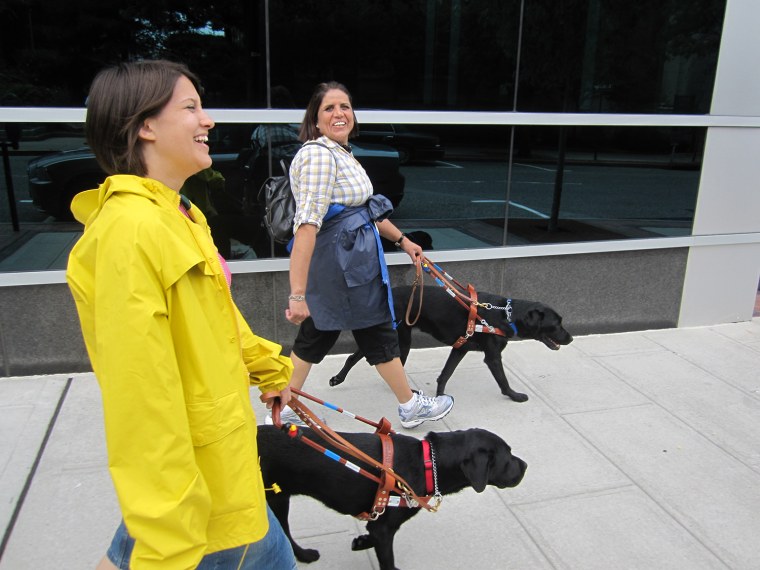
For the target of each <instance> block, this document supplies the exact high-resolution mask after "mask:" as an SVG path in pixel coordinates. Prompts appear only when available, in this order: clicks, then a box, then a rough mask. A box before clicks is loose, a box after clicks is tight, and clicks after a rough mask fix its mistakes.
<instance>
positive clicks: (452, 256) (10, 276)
mask: <svg viewBox="0 0 760 570" xmlns="http://www.w3.org/2000/svg"><path fill="white" fill-rule="evenodd" d="M746 244H760V232H756V233H739V234H714V235H704V236H702V235H697V236H685V237H673V238H650V239H630V240H614V241H591V242H581V243H570V244H568V243H562V244H546V245H520V246H511V247H489V248H478V249H457V250H436V251H435V252H434V254H433V257H434V259H433V261H436V262H444V261H485V260H490V259H515V258H520V257H547V256H553V255H581V254H594V253H612V252H620V251H643V250H651V249H672V248H682V247H715V246H732V245H746ZM385 259H386V261H387V262H388V265H406V264H408V263H410V260H409V256H408V255H407V254H405V253H388V254H386V255H385ZM229 266H230V271H231V272H232V273H235V274H242V273H269V272H285V271H288V269H289V266H290V260H289V259H286V258H278V259H255V260H250V261H230V262H229ZM65 282H66V272H65V271H25V272H18V273H0V287H18V286H25V285H52V284H60V283H65Z"/></svg>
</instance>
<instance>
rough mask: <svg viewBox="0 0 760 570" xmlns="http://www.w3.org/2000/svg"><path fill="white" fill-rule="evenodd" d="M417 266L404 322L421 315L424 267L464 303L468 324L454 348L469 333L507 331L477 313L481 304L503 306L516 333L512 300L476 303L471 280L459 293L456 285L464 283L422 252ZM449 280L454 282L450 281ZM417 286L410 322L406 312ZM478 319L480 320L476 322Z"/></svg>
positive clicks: (475, 293) (455, 297)
mask: <svg viewBox="0 0 760 570" xmlns="http://www.w3.org/2000/svg"><path fill="white" fill-rule="evenodd" d="M416 266H417V274H416V276H415V278H414V282H413V283H412V293H411V295H409V304H408V305H407V308H406V324H407V325H409V326H414V324H415V323H416V322H417V319H419V318H420V313H421V312H422V291H423V287H424V284H423V280H422V279H421V277H422V270H424V271H425V272H426V273H427V274H428V275H430V276H431V277H432V278H433V279H434V280H435V282H436V283H438V285H440V286H441V287H443V288H444V289H445V291H446V293H448V294H449V295H450V296H452V297H453V298H454V299H456V301H457V302H458V303H459V304H460V305H462V307H464V308H465V309H466V310H467V312H468V315H467V328H466V330H465V333H464V335H463V336H460V337H459V338H458V339H457V340H456V342H454V344H453V345H452V347H453V348H460V347H461V346H462V345H464V344H465V343H466V342H467V341H468V340H469V339H470V337H471V336H472V335H473V334H475V333H476V332H478V333H486V334H495V335H498V336H507V334H506V333H505V332H504V331H503V330H501V329H499V328H497V327H492V326H491V325H489V324H488V323H487V322H486V320H485V319H484V318H482V317H481V316H480V315H478V307H483V308H484V309H486V310H490V309H496V308H498V309H503V310H504V312H505V313H506V315H507V321H508V322H509V326H510V328H511V329H512V331H513V332H514V333H515V334H517V326H516V325H515V323H514V322H512V300H511V299H507V304H506V306H505V307H494V306H493V305H491V304H490V303H479V302H478V292H477V291H476V290H475V287H473V286H472V284H471V283H468V284H467V287H466V289H467V295H465V294H464V293H462V292H461V291H459V290H457V288H456V287H459V289H465V287H464V285H462V284H461V283H459V282H458V281H457V280H456V279H454V278H453V277H452V276H451V275H449V274H448V273H446V272H445V271H444V270H443V269H441V267H440V266H438V265H437V264H436V263H433V262H432V261H430V259H428V258H427V257H425V256H424V255H422V256H420V257H419V258H418V260H417V262H416ZM452 282H453V283H454V284H455V285H456V287H454V285H452ZM417 287H419V289H420V294H419V307H418V309H417V315H416V317H415V319H414V321H413V322H410V320H409V315H410V313H411V309H412V303H413V300H414V292H415V290H416V289H417ZM478 321H479V322H480V324H478Z"/></svg>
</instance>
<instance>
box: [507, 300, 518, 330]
mask: <svg viewBox="0 0 760 570" xmlns="http://www.w3.org/2000/svg"><path fill="white" fill-rule="evenodd" d="M504 314H505V315H506V316H507V322H508V323H509V328H511V329H512V332H514V333H515V334H516V335H517V336H519V335H518V333H517V325H516V324H515V323H514V321H512V299H507V305H506V306H505V307H504Z"/></svg>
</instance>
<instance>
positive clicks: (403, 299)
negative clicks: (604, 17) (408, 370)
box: [330, 286, 573, 402]
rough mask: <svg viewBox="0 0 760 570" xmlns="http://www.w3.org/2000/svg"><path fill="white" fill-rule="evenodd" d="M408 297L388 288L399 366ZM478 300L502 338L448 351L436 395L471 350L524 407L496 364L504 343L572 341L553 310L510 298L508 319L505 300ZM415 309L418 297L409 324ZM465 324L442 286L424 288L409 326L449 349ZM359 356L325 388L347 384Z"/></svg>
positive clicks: (406, 334) (481, 336)
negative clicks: (514, 340) (517, 340)
mask: <svg viewBox="0 0 760 570" xmlns="http://www.w3.org/2000/svg"><path fill="white" fill-rule="evenodd" d="M411 293H412V288H411V287H409V286H402V287H394V288H393V305H394V310H395V312H396V318H397V319H398V320H399V321H400V323H399V325H398V329H397V330H398V340H399V346H400V348H401V361H402V362H404V363H405V362H406V358H407V356H409V349H410V348H411V346H412V327H409V326H408V325H407V324H406V321H405V318H404V315H405V314H406V310H407V304H408V303H409V295H411ZM478 301H479V302H481V303H490V304H491V305H492V306H493V307H494V308H492V309H490V310H488V309H485V308H483V307H478V315H479V317H480V318H482V319H485V320H486V322H487V323H488V324H489V325H491V326H492V327H496V328H498V329H500V330H501V331H503V332H504V334H505V335H506V336H499V335H496V334H491V333H485V332H475V333H474V334H473V336H472V337H470V338H469V339H468V341H467V342H466V343H464V344H463V345H462V346H461V347H459V348H452V349H451V352H450V353H449V358H448V359H447V360H446V365H445V366H444V367H443V370H442V371H441V374H440V375H439V376H438V380H437V382H438V388H437V392H436V393H437V394H438V395H439V396H440V395H441V394H443V393H444V391H445V389H446V382H448V381H449V378H451V375H452V374H453V373H454V370H455V369H456V367H457V365H458V364H459V363H460V362H461V361H462V359H463V358H464V355H465V354H467V353H468V352H470V351H471V350H478V351H480V352H483V353H484V354H485V356H484V358H483V361H484V362H485V363H486V366H488V369H489V370H490V371H491V374H493V377H494V378H495V379H496V382H497V384H498V385H499V388H501V393H502V394H504V395H505V396H509V397H510V398H512V400H514V401H515V402H524V401H526V400H527V399H528V396H527V395H526V394H522V393H520V392H515V391H514V390H513V389H512V388H510V386H509V381H508V380H507V375H506V374H505V372H504V366H503V364H502V361H501V353H502V351H503V350H504V349H505V348H506V346H507V342H508V341H509V339H510V338H514V337H519V338H522V339H534V340H540V341H541V342H543V343H544V344H545V345H546V346H547V347H549V348H550V349H552V350H559V347H560V346H561V345H565V344H570V343H571V342H572V341H573V336H572V335H571V334H570V333H569V332H567V331H566V330H565V329H564V328H563V326H562V317H561V316H560V315H559V314H558V313H557V311H555V310H554V309H552V308H551V307H548V306H547V305H544V304H542V303H538V302H534V301H523V300H520V299H512V300H511V302H510V305H511V317H510V318H508V313H507V312H506V311H505V310H503V309H502V308H501V307H506V305H507V299H506V298H505V297H502V296H499V295H494V294H492V293H478ZM418 307H419V298H418V297H417V296H416V295H415V300H414V303H413V304H412V308H411V312H410V319H411V320H414V317H415V316H416V315H417V310H418ZM497 307H499V308H497ZM467 320H468V311H467V310H466V309H465V308H464V307H462V306H461V305H460V304H459V303H457V301H456V300H455V299H453V298H452V297H451V296H450V295H449V294H448V293H447V292H446V291H445V290H444V289H443V288H442V287H438V286H435V287H425V290H424V292H423V298H422V312H421V313H420V317H419V320H418V321H417V322H416V323H415V325H414V326H415V327H417V328H419V329H420V330H421V331H422V332H426V333H428V334H429V335H432V336H433V338H435V339H436V340H437V341H439V342H442V343H444V344H448V345H453V344H454V343H455V342H456V341H457V339H458V338H459V337H461V336H464V334H465V332H466V330H467ZM478 324H479V323H478ZM363 356H364V355H363V354H362V352H361V351H357V352H355V353H354V354H352V355H351V356H349V357H348V358H347V359H346V363H345V364H344V365H343V368H342V369H341V370H340V372H338V373H337V374H336V375H335V376H333V377H332V378H331V379H330V386H337V385H338V384H340V383H341V382H343V381H344V380H345V379H346V375H347V374H348V371H349V370H351V368H353V366H354V365H355V364H356V363H357V362H359V361H360V360H361V359H362V357H363Z"/></svg>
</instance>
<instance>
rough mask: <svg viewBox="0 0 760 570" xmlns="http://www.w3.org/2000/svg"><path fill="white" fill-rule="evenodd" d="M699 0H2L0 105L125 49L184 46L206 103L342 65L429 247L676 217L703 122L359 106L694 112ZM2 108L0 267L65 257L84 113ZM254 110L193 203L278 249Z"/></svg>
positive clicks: (60, 84) (644, 226) (228, 132)
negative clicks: (473, 118)
mask: <svg viewBox="0 0 760 570" xmlns="http://www.w3.org/2000/svg"><path fill="white" fill-rule="evenodd" d="M695 1H696V4H695V3H694V2H692V3H689V4H688V5H686V4H684V3H683V2H676V1H675V0H666V1H665V2H662V1H660V2H653V1H646V2H638V3H630V2H622V1H619V0H564V1H563V2H559V3H558V2H556V1H554V0H523V1H520V0H506V1H504V0H479V1H476V0H469V1H468V0H420V1H416V2H386V1H379V0H375V1H365V2H355V1H353V0H316V1H314V2H287V1H285V0H268V1H264V0H260V1H257V2H242V1H239V2H228V3H223V4H216V5H213V6H211V5H208V4H207V3H205V4H204V3H200V2H195V1H194V0H187V1H185V2H182V3H177V2H173V1H169V0H158V1H152V2H150V3H148V2H126V1H122V0H105V1H103V0H100V1H98V2H95V1H94V0H71V2H68V3H63V4H61V3H58V4H56V3H48V2H42V1H35V0H31V1H30V0H7V1H6V2H5V3H3V6H2V7H0V48H1V49H0V113H4V111H5V110H7V109H8V108H11V107H75V108H81V107H82V106H83V105H84V101H85V98H86V93H87V89H88V85H89V82H90V81H91V79H92V77H93V76H94V74H95V73H96V72H97V70H98V69H100V68H101V67H102V66H104V65H106V64H110V63H114V62H117V61H121V60H124V59H136V58H152V57H165V58H169V59H174V60H179V61H184V62H185V63H187V64H188V65H189V66H190V68H191V69H193V70H194V71H195V72H197V73H198V74H199V75H200V76H201V78H202V79H203V82H204V86H205V93H204V104H205V106H206V107H208V108H216V109H225V108H227V109H261V108H267V107H270V108H286V109H303V108H304V107H305V105H306V103H307V101H308V98H309V96H310V94H311V91H312V89H313V87H314V85H315V84H316V83H318V82H321V81H325V80H331V79H335V80H338V81H341V82H342V83H344V84H345V85H346V86H347V87H348V88H349V89H350V90H351V92H352V94H353V96H354V103H355V106H356V108H357V110H358V113H359V118H360V126H361V136H360V137H359V138H358V139H356V140H355V141H353V144H354V148H355V153H356V155H357V157H358V158H359V160H360V161H362V162H363V164H365V167H366V168H367V170H368V172H369V173H370V177H371V178H372V180H373V183H374V186H375V189H376V191H377V192H383V193H386V194H387V195H389V197H390V198H391V200H392V201H393V202H394V204H395V205H396V211H395V213H394V219H395V221H396V222H397V223H398V224H399V225H400V226H401V227H402V229H404V230H408V231H415V230H417V231H425V232H427V233H428V234H430V236H431V240H432V245H433V247H434V248H436V249H450V248H470V247H482V246H501V245H514V246H518V245H523V244H530V243H556V242H562V241H588V240H600V239H601V240H604V239H620V238H628V237H636V238H640V237H647V236H663V235H687V234H689V232H690V230H691V224H692V221H693V212H694V206H695V203H696V193H697V188H698V184H699V175H700V167H701V162H702V152H703V146H704V145H703V143H704V138H705V130H706V129H705V128H703V127H656V126H647V127H643V126H642V127H632V126H629V127H612V126H563V127H560V126H531V125H519V126H514V127H513V126H509V125H503V124H501V125H473V124H459V123H458V122H457V121H455V122H453V123H452V124H422V123H420V124H405V123H395V122H393V119H392V118H391V119H389V122H388V123H382V124H381V123H370V122H366V123H365V122H362V121H361V113H362V110H364V111H366V110H373V109H379V110H389V111H393V110H404V111H417V110H419V111H422V110H425V111H435V110H443V111H450V112H461V111H484V112H485V111H500V112H510V111H518V112H534V113H545V112H551V113H569V112H572V113H605V114H616V113H626V114H639V113H642V114H647V115H655V114H661V115H662V116H663V122H664V123H665V124H667V123H668V121H667V120H666V119H667V115H670V114H706V113H708V112H709V107H710V97H711V93H712V88H713V82H714V75H715V65H716V61H717V54H718V47H719V43H720V31H721V25H722V18H723V12H724V10H725V0H695ZM2 116H3V117H4V119H3V121H2V124H1V125H0V142H3V143H4V144H3V157H4V162H3V176H2V177H1V178H0V184H2V188H3V190H4V192H3V194H4V196H2V197H0V238H2V239H1V240H0V271H12V270H30V269H35V270H39V269H60V268H62V267H64V266H65V257H66V253H67V249H66V248H67V247H70V245H71V243H73V241H74V240H75V239H76V235H77V232H78V231H80V230H81V227H80V226H79V225H78V224H76V223H75V222H72V221H71V220H70V216H69V214H68V202H69V201H70V199H71V196H72V195H73V194H74V192H76V191H77V190H80V189H83V188H89V187H94V186H95V185H96V184H97V183H98V182H99V181H100V180H101V179H102V173H101V172H99V169H97V165H96V164H95V163H94V160H93V159H92V157H91V155H90V154H89V153H88V152H87V151H86V149H85V150H81V149H82V147H84V146H85V143H84V137H83V134H82V124H81V123H73V124H69V123H42V122H33V123H28V122H27V123H17V122H14V121H13V115H12V113H10V112H7V113H4V114H2ZM298 116H300V114H299V115H298ZM256 126H257V125H255V124H243V123H223V124H222V123H220V124H219V125H218V128H217V129H215V132H214V135H213V140H212V151H213V153H214V159H215V162H214V168H215V169H217V170H218V171H219V172H220V174H221V176H222V177H223V178H224V184H223V188H222V189H221V191H220V185H219V183H218V178H217V179H216V180H217V182H216V183H215V186H214V188H209V189H208V192H209V196H208V198H209V199H208V200H206V201H205V202H204V204H207V206H206V207H212V206H213V208H214V210H215V211H217V214H219V216H220V218H219V220H218V223H217V224H216V227H215V228H214V230H215V235H217V236H218V237H217V239H218V240H220V241H224V242H225V244H226V243H227V242H229V244H231V245H230V248H229V250H227V249H226V245H225V246H224V248H225V251H227V252H228V253H229V256H230V257H232V258H254V257H258V258H261V257H267V256H270V255H273V254H274V255H280V254H282V252H281V251H279V250H278V249H277V248H272V247H271V246H270V245H269V244H267V243H265V241H266V236H265V235H264V236H261V232H260V228H259V226H258V219H257V215H258V214H257V210H256V207H255V203H254V202H255V196H254V195H255V194H257V191H258V187H259V185H260V183H261V182H262V181H263V179H264V178H265V177H266V176H267V175H269V174H270V173H272V172H274V173H277V172H278V171H279V169H280V166H279V160H280V158H281V157H280V156H279V155H277V153H278V151H279V150H287V153H290V155H292V152H293V148H290V149H288V148H286V147H283V149H278V148H277V147H278V145H277V144H274V145H272V144H271V143H272V141H273V140H274V139H273V138H272V137H274V135H273V134H271V133H270V134H269V135H268V136H269V137H270V138H268V139H266V138H265V139H263V140H265V141H266V144H265V146H262V144H261V142H259V143H257V144H258V146H256V145H255V144H253V142H252V139H251V135H252V133H253V132H254V129H255V128H256ZM272 126H273V127H275V128H276V129H278V130H279V131H280V132H281V133H282V132H287V130H288V126H287V125H285V124H279V125H272ZM272 132H274V131H272ZM77 149H79V150H77ZM62 151H74V152H67V153H64V154H61V153H62ZM270 153H271V155H272V157H273V158H274V159H273V160H270V159H269V156H270ZM287 153H286V154H287ZM39 157H42V158H40V160H37V159H38V158H39ZM191 186H192V184H191ZM190 191H192V190H190ZM195 191H196V192H197V191H198V189H197V187H196V188H195ZM212 193H213V194H214V196H213V199H211V196H210V194H212ZM252 196H254V198H252ZM219 210H221V213H219ZM262 240H263V242H262ZM43 250H44V251H43Z"/></svg>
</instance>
